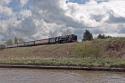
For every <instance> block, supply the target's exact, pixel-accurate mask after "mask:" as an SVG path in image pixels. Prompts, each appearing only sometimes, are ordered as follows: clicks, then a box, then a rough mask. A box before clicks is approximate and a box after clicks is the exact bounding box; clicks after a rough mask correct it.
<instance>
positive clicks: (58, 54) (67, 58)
mask: <svg viewBox="0 0 125 83" xmlns="http://www.w3.org/2000/svg"><path fill="white" fill-rule="evenodd" d="M0 64H35V65H73V66H87V67H92V66H93V67H122V68H123V67H125V38H110V39H100V40H97V39H96V40H93V41H86V42H82V43H67V44H56V45H41V46H33V47H21V48H11V49H3V50H0Z"/></svg>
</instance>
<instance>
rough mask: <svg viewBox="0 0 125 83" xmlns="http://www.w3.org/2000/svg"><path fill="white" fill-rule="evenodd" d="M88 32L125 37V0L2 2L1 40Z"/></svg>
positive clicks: (20, 0) (11, 0)
mask: <svg viewBox="0 0 125 83" xmlns="http://www.w3.org/2000/svg"><path fill="white" fill-rule="evenodd" d="M85 29H89V30H90V31H91V32H92V33H93V34H94V35H97V34H99V33H102V34H107V35H112V36H125V0H0V40H2V39H9V38H14V37H15V36H16V37H19V38H23V39H26V40H28V39H42V38H48V37H50V36H51V35H52V34H51V33H54V35H56V36H58V35H61V34H62V33H63V32H64V31H65V30H70V31H71V32H72V33H75V34H77V35H78V36H79V37H81V36H82V33H83V32H84V30H85Z"/></svg>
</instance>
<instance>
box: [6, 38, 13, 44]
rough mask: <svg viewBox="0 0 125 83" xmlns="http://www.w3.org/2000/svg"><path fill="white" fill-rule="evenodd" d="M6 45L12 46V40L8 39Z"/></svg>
mask: <svg viewBox="0 0 125 83" xmlns="http://www.w3.org/2000/svg"><path fill="white" fill-rule="evenodd" d="M5 44H6V45H13V40H12V39H9V40H7V41H6V42H5Z"/></svg>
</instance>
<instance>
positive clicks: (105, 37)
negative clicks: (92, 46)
mask: <svg viewBox="0 0 125 83" xmlns="http://www.w3.org/2000/svg"><path fill="white" fill-rule="evenodd" d="M107 38H112V37H111V36H105V35H104V34H99V35H98V36H97V39H107Z"/></svg>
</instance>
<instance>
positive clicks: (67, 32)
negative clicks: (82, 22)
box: [62, 29, 73, 36]
mask: <svg viewBox="0 0 125 83" xmlns="http://www.w3.org/2000/svg"><path fill="white" fill-rule="evenodd" d="M70 34H73V32H72V30H71V29H66V30H64V31H63V32H62V36H65V35H70Z"/></svg>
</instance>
